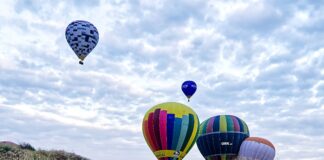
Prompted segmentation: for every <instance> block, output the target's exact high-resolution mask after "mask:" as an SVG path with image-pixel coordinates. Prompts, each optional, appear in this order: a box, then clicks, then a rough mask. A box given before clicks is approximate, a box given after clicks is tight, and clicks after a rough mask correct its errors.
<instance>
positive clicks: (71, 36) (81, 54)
mask: <svg viewBox="0 0 324 160" xmlns="http://www.w3.org/2000/svg"><path fill="white" fill-rule="evenodd" d="M65 38H66V40H67V42H68V44H69V45H70V47H71V48H72V50H73V51H74V53H75V54H76V55H77V56H78V58H79V59H80V64H82V61H83V60H84V58H85V57H87V55H88V54H89V53H90V52H91V51H92V50H93V49H94V48H95V47H96V45H97V43H98V41H99V33H98V30H97V28H96V27H95V26H94V25H93V24H91V23H90V22H87V21H83V20H77V21H73V22H71V23H70V24H69V25H68V26H67V28H66V31H65Z"/></svg>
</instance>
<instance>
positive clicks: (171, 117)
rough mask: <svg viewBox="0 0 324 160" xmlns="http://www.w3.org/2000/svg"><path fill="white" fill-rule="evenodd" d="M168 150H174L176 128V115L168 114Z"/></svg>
mask: <svg viewBox="0 0 324 160" xmlns="http://www.w3.org/2000/svg"><path fill="white" fill-rule="evenodd" d="M167 125H168V150H172V142H173V140H172V138H173V128H174V114H168V122H167Z"/></svg>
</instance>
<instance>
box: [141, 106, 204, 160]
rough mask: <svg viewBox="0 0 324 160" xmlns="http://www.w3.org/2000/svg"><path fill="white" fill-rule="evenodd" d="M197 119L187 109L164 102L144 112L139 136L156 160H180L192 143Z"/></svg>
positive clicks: (194, 138) (197, 123) (194, 137)
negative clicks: (141, 134)
mask: <svg viewBox="0 0 324 160" xmlns="http://www.w3.org/2000/svg"><path fill="white" fill-rule="evenodd" d="M198 126H199V119H198V117H197V115H196V113H195V112H194V111H193V110H192V109H191V108H189V107H188V106H186V105H184V104H181V103H176V102H167V103H162V104H158V105H156V106H154V107H153V108H151V109H150V110H148V111H147V113H146V114H145V117H144V120H143V134H144V137H145V140H146V142H147V144H148V146H149V147H150V148H151V150H152V151H153V153H154V155H155V156H156V157H157V158H158V159H159V160H181V159H183V157H185V155H186V154H187V153H188V152H189V150H190V149H191V148H192V146H193V145H194V143H195V142H196V138H197V134H198Z"/></svg>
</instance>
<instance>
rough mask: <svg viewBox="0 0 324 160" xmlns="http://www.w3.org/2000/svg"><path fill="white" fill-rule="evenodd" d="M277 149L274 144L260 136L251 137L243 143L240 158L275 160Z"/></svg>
mask: <svg viewBox="0 0 324 160" xmlns="http://www.w3.org/2000/svg"><path fill="white" fill-rule="evenodd" d="M275 154H276V151H275V147H274V146H273V144H272V143H271V142H270V141H268V140H266V139H264V138H260V137H249V138H247V139H245V140H244V141H243V143H242V145H241V148H240V151H239V155H238V159H239V160H273V159H274V157H275Z"/></svg>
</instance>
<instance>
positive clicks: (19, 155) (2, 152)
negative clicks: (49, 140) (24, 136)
mask: <svg viewBox="0 0 324 160" xmlns="http://www.w3.org/2000/svg"><path fill="white" fill-rule="evenodd" d="M0 160H89V159H87V158H84V157H81V156H79V155H77V154H74V153H69V152H65V151H63V150H50V151H46V150H41V149H38V150H36V149H35V148H34V147H33V146H31V145H30V144H28V143H22V144H20V145H16V146H15V145H8V144H1V143H0Z"/></svg>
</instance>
